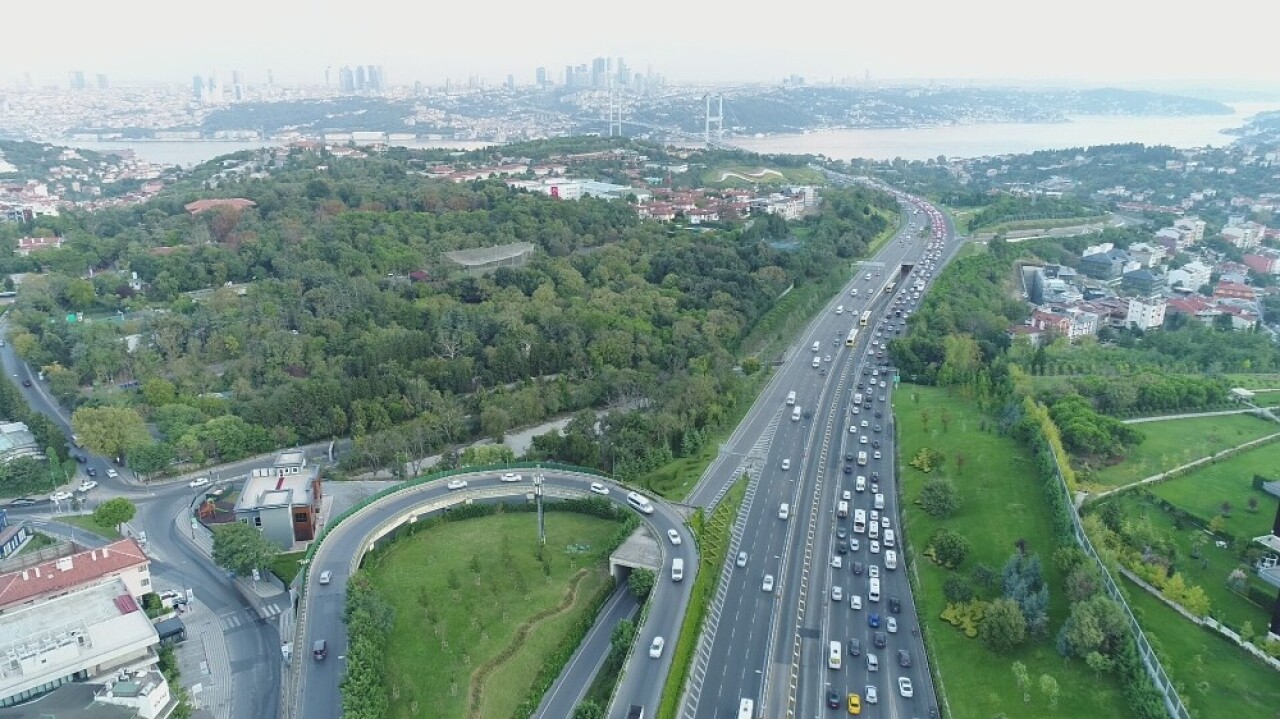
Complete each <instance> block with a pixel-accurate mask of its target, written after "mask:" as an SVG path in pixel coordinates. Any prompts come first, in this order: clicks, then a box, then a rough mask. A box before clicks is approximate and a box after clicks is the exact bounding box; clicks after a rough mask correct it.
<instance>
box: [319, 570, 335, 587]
mask: <svg viewBox="0 0 1280 719" xmlns="http://www.w3.org/2000/svg"><path fill="white" fill-rule="evenodd" d="M332 580H333V570H332V569H326V570H324V571H323V572H320V583H321V584H328V583H329V582H330V581H332Z"/></svg>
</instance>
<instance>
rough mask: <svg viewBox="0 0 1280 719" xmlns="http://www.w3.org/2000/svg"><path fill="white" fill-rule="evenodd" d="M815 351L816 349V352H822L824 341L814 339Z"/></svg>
mask: <svg viewBox="0 0 1280 719" xmlns="http://www.w3.org/2000/svg"><path fill="white" fill-rule="evenodd" d="M813 351H814V352H820V351H822V343H821V342H819V341H817V340H814V341H813Z"/></svg>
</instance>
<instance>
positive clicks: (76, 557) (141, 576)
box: [0, 538, 152, 615]
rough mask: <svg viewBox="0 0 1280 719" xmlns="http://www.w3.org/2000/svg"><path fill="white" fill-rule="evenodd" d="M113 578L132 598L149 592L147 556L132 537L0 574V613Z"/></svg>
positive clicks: (149, 568)
mask: <svg viewBox="0 0 1280 719" xmlns="http://www.w3.org/2000/svg"><path fill="white" fill-rule="evenodd" d="M117 578H119V579H120V580H121V581H123V582H124V585H125V586H126V587H128V589H129V593H130V594H132V595H133V596H134V597H137V598H140V597H141V596H142V595H144V594H147V593H148V592H151V591H152V587H151V558H150V557H148V556H147V555H146V553H144V552H143V551H142V547H140V546H138V543H137V542H136V541H134V540H133V539H132V538H130V539H121V540H120V541H118V542H112V543H111V544H108V545H107V546H105V547H101V548H99V549H87V550H85V551H83V552H77V553H75V554H70V555H67V556H65V557H59V558H57V559H53V560H51V561H48V562H42V563H40V564H35V565H32V566H28V567H27V568H25V569H17V570H14V571H12V572H8V573H6V574H0V615H3V614H4V613H5V612H6V611H8V610H10V609H12V608H14V607H19V606H23V605H27V604H32V603H34V602H37V601H43V600H46V599H51V598H53V597H58V596H61V595H63V594H67V593H69V592H71V591H72V590H75V589H79V588H82V587H88V586H91V585H95V584H102V583H104V582H109V581H112V580H114V579H117Z"/></svg>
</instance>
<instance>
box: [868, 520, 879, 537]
mask: <svg viewBox="0 0 1280 719" xmlns="http://www.w3.org/2000/svg"><path fill="white" fill-rule="evenodd" d="M867 536H868V537H871V538H872V539H879V538H880V523H879V522H877V521H875V520H872V522H871V523H870V524H868V525H867Z"/></svg>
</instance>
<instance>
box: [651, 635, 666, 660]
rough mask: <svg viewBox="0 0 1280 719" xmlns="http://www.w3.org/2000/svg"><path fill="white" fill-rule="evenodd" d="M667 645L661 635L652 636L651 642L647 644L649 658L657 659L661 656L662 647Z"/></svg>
mask: <svg viewBox="0 0 1280 719" xmlns="http://www.w3.org/2000/svg"><path fill="white" fill-rule="evenodd" d="M665 646H667V640H665V639H663V638H662V637H654V638H653V643H652V644H650V645H649V658H650V659H659V658H661V657H662V648H663V647H665Z"/></svg>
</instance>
